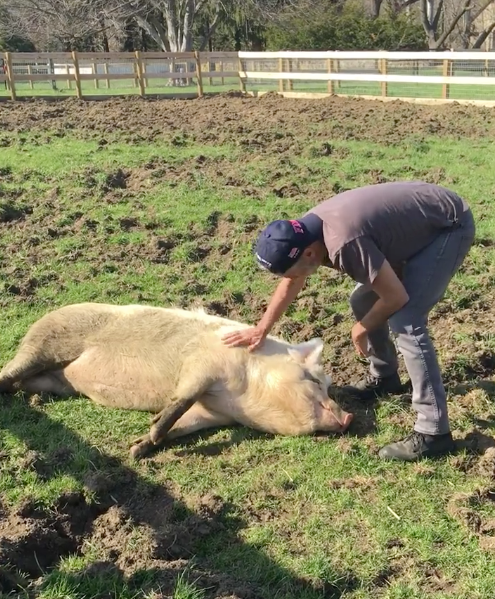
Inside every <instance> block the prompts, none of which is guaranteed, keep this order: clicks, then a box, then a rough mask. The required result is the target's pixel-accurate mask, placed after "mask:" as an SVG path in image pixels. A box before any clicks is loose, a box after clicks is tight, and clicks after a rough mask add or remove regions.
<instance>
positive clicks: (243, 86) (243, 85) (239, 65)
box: [237, 54, 246, 94]
mask: <svg viewBox="0 0 495 599" xmlns="http://www.w3.org/2000/svg"><path fill="white" fill-rule="evenodd" d="M237 68H238V69H239V87H240V88H241V92H242V93H243V94H245V93H246V82H245V81H244V79H243V78H242V76H241V73H242V71H243V69H242V60H241V57H240V56H239V54H238V55H237Z"/></svg>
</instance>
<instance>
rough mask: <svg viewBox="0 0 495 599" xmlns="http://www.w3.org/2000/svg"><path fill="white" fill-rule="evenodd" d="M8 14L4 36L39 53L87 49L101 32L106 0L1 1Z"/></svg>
mask: <svg viewBox="0 0 495 599" xmlns="http://www.w3.org/2000/svg"><path fill="white" fill-rule="evenodd" d="M0 2H2V3H3V6H4V8H6V10H7V12H8V19H7V21H6V22H5V23H4V25H3V29H4V33H6V34H7V35H9V36H15V35H17V36H20V37H23V38H26V39H28V40H30V41H31V42H32V43H33V45H34V46H35V47H36V48H37V49H38V50H51V49H56V50H62V51H70V50H77V49H87V48H88V46H91V45H93V44H94V41H95V38H96V37H97V36H98V34H101V32H102V30H103V31H104V29H105V25H104V22H103V21H102V19H103V15H104V8H105V0H8V1H7V2H6V0H0Z"/></svg>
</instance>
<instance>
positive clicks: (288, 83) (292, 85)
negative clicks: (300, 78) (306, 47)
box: [286, 58, 294, 92]
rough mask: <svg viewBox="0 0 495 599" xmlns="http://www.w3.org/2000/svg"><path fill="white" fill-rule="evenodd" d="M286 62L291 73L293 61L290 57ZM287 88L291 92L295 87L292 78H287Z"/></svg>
mask: <svg viewBox="0 0 495 599" xmlns="http://www.w3.org/2000/svg"><path fill="white" fill-rule="evenodd" d="M286 64H287V71H288V72H289V73H290V72H292V63H291V60H290V58H287V59H286ZM287 89H288V90H289V91H290V92H291V91H292V90H293V89H294V82H293V81H292V79H288V80H287Z"/></svg>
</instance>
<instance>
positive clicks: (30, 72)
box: [27, 64, 34, 89]
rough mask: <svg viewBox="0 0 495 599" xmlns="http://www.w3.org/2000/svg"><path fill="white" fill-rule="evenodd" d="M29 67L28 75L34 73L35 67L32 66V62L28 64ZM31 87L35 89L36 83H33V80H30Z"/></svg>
mask: <svg viewBox="0 0 495 599" xmlns="http://www.w3.org/2000/svg"><path fill="white" fill-rule="evenodd" d="M27 67H28V75H32V74H33V68H32V67H31V65H30V64H28V66H27ZM29 87H30V89H34V84H33V81H32V80H31V81H30V82H29Z"/></svg>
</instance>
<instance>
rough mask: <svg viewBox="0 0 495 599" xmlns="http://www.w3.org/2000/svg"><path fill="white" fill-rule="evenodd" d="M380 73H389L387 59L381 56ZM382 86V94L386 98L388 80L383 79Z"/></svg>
mask: <svg viewBox="0 0 495 599" xmlns="http://www.w3.org/2000/svg"><path fill="white" fill-rule="evenodd" d="M380 73H381V74H382V75H386V74H387V59H386V58H381V59H380ZM381 88H382V96H383V97H384V98H386V97H387V94H388V84H387V82H386V81H382V85H381Z"/></svg>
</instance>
